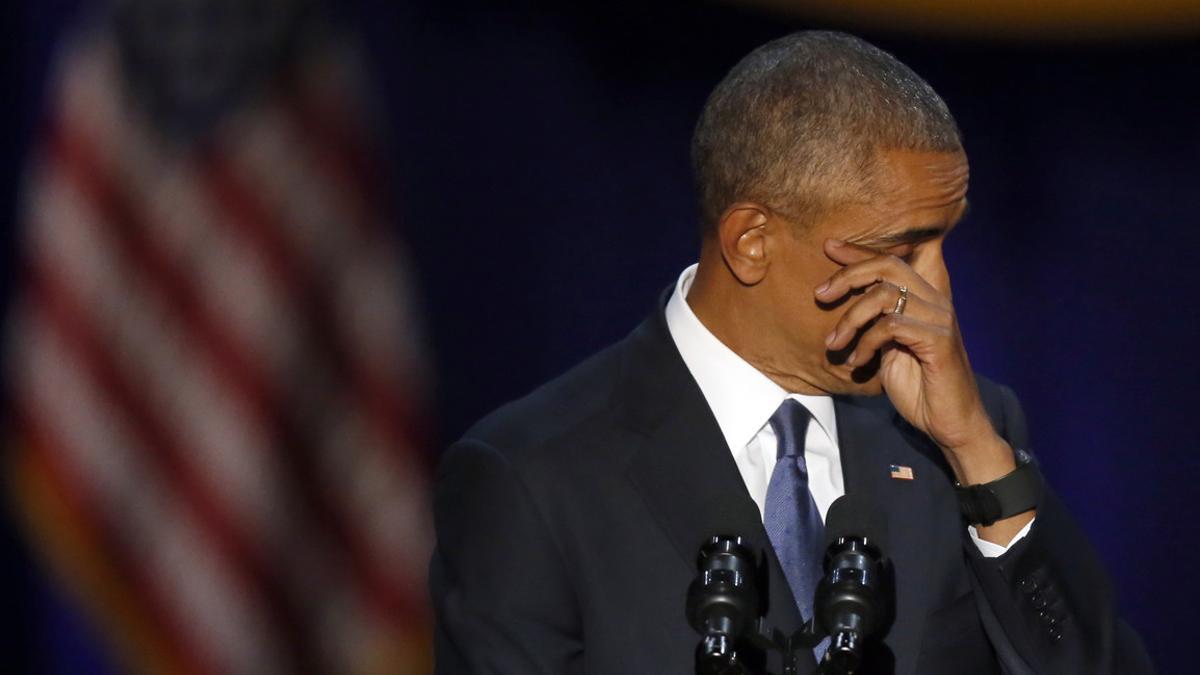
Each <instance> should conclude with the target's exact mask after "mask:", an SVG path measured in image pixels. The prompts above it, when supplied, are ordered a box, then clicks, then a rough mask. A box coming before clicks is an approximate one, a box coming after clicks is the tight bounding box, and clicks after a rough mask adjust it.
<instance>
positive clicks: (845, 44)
mask: <svg viewBox="0 0 1200 675" xmlns="http://www.w3.org/2000/svg"><path fill="white" fill-rule="evenodd" d="M961 148H962V139H961V136H960V134H959V130H958V125H957V124H955V122H954V117H953V116H952V115H951V114H950V110H949V109H948V108H947V107H946V103H945V102H944V101H942V99H941V97H940V96H938V95H937V92H935V91H934V90H933V88H932V87H930V86H929V84H928V83H926V82H925V81H924V80H922V79H921V78H920V76H918V75H917V74H916V73H914V72H913V71H912V70H911V69H910V68H909V67H908V66H906V65H904V64H903V63H900V62H899V61H898V60H896V58H895V57H894V56H892V55H891V54H888V53H887V52H885V51H883V50H882V49H879V48H878V47H875V46H873V45H870V44H868V43H867V42H865V41H863V40H861V39H859V38H856V37H854V36H852V35H847V34H845V33H837V32H831V31H803V32H799V33H793V34H791V35H788V36H786V37H782V38H779V39H777V40H773V41H771V42H768V43H767V44H765V45H763V46H761V47H759V48H758V49H755V50H754V51H753V52H750V54H748V55H747V56H746V57H745V58H743V59H742V60H741V61H740V62H738V64H737V65H735V66H734V67H733V69H732V70H730V71H729V73H728V74H727V75H726V76H725V78H724V79H723V80H721V82H720V84H718V85H717V87H716V89H714V90H713V92H712V94H710V95H709V97H708V101H707V102H706V103H705V104H704V110H703V111H702V112H701V114H700V121H699V122H698V123H697V124H696V130H695V133H694V134H693V136H692V167H693V171H694V174H695V180H696V187H697V190H698V192H699V200H700V212H701V222H702V224H703V227H704V229H705V231H709V230H711V228H713V227H715V225H716V222H717V220H718V219H719V218H720V217H721V214H722V213H723V212H724V210H725V209H726V208H728V207H729V205H730V204H733V203H735V202H737V201H741V200H751V201H758V202H762V203H764V204H766V205H767V206H770V207H772V208H776V209H778V210H780V211H781V212H783V213H784V215H787V216H789V217H791V218H794V219H796V220H799V221H801V222H802V223H806V224H807V223H808V222H811V221H812V220H814V219H815V218H816V217H817V216H819V215H820V214H821V213H822V212H823V211H824V209H826V208H827V207H829V206H832V205H833V204H835V203H838V202H841V201H845V200H849V199H862V198H865V194H864V191H865V190H867V189H869V184H870V178H871V175H872V167H873V166H874V162H875V160H876V157H877V156H878V153H879V151H881V150H914V151H941V152H954V151H958V150H961ZM866 194H869V193H866Z"/></svg>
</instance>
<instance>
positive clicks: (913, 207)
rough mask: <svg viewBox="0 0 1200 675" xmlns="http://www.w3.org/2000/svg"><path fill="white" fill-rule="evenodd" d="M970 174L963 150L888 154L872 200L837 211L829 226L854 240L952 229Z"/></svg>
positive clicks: (879, 169) (873, 181) (880, 159)
mask: <svg viewBox="0 0 1200 675" xmlns="http://www.w3.org/2000/svg"><path fill="white" fill-rule="evenodd" d="M969 178H970V170H969V167H968V165H967V157H966V155H965V154H963V153H962V152H914V151H900V150H894V151H885V152H883V153H881V154H880V155H879V157H878V161H877V162H876V166H875V172H874V174H873V175H872V177H871V184H870V188H871V189H870V190H869V191H868V194H869V197H868V199H867V200H866V201H864V202H856V203H853V204H848V205H847V206H846V207H845V208H844V209H839V210H838V211H839V212H838V213H836V214H835V217H834V218H832V219H831V222H830V225H831V226H832V227H834V228H835V229H836V230H838V231H837V232H831V233H829V236H838V237H842V238H846V239H850V240H854V239H866V238H869V237H872V236H881V235H886V234H894V233H897V232H900V231H903V230H906V229H912V228H924V227H943V228H948V227H950V226H953V225H954V223H956V222H957V221H958V219H959V218H961V217H962V213H963V211H964V210H965V207H966V196H967V184H968V182H969Z"/></svg>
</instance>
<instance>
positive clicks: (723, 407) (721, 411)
mask: <svg viewBox="0 0 1200 675" xmlns="http://www.w3.org/2000/svg"><path fill="white" fill-rule="evenodd" d="M697 267H698V265H695V264H693V265H692V266H690V267H688V268H687V269H685V270H684V271H683V273H682V274H680V275H679V281H678V282H676V284H675V291H674V292H673V293H672V294H671V298H670V299H669V300H668V301H667V308H666V319H667V330H668V331H669V332H670V334H671V339H672V340H674V342H675V346H676V348H677V349H678V350H679V354H680V355H681V356H682V357H683V362H684V363H685V364H686V365H687V367H688V370H689V371H691V373H692V377H693V378H694V379H695V380H696V384H697V385H699V387H700V391H701V393H703V394H704V398H705V400H707V401H708V407H709V408H711V409H712V412H713V416H714V417H716V418H717V425H718V426H719V427H720V428H721V433H722V434H723V435H724V436H725V441H726V443H728V444H729V448H730V450H733V451H735V452H736V451H737V450H739V449H741V448H744V447H746V445H747V444H749V443H750V441H751V440H753V439H754V437H755V436H756V435H757V434H758V432H759V431H760V430H761V429H762V428H763V426H764V425H766V423H767V421H768V420H770V419H771V415H773V414H774V413H775V410H776V409H777V408H778V407H779V404H780V403H783V400H784V399H785V398H794V399H796V400H798V401H800V403H802V404H803V405H804V407H805V408H807V409H808V411H809V412H810V413H811V414H812V416H813V419H815V420H816V421H817V424H819V425H820V426H821V428H822V429H823V430H824V431H825V434H826V435H827V436H828V437H829V439H830V440H831V441H832V442H833V445H834V447H837V423H836V417H835V415H834V407H833V399H832V398H831V397H829V396H809V395H805V394H791V393H788V392H787V391H786V390H785V389H783V387H780V386H779V385H778V384H775V382H773V381H771V379H770V378H768V377H767V376H766V375H764V374H762V372H760V371H759V370H758V369H757V368H755V367H754V366H752V365H750V363H748V362H747V361H746V360H745V359H743V358H742V357H740V356H738V355H737V353H735V352H734V351H733V350H732V349H730V348H729V347H727V346H726V345H725V343H723V342H721V341H720V340H719V339H717V336H715V335H713V334H712V332H711V331H709V330H708V328H707V327H705V325H704V324H703V323H702V322H701V321H700V319H699V318H698V317H697V316H696V314H695V313H694V312H693V311H692V308H691V307H690V306H689V305H688V303H687V294H688V291H689V290H690V289H691V286H692V280H693V279H694V278H695V276H696V268H697Z"/></svg>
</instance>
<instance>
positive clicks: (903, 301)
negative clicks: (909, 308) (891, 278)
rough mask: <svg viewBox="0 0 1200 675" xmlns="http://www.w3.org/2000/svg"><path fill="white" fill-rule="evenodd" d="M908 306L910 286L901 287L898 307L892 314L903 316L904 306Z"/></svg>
mask: <svg viewBox="0 0 1200 675" xmlns="http://www.w3.org/2000/svg"><path fill="white" fill-rule="evenodd" d="M907 304H908V286H901V287H900V297H899V298H896V307H895V309H893V310H892V314H903V313H904V306H905V305H907Z"/></svg>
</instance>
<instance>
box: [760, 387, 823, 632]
mask: <svg viewBox="0 0 1200 675" xmlns="http://www.w3.org/2000/svg"><path fill="white" fill-rule="evenodd" d="M811 417H812V416H811V415H810V414H809V412H808V409H807V408H805V407H804V406H803V405H801V404H800V402H799V401H796V400H795V399H790V398H789V399H786V400H784V402H783V403H781V404H780V405H779V408H778V409H777V410H776V411H775V414H774V415H771V420H770V424H771V428H772V429H774V430H775V439H776V441H777V443H778V445H777V447H778V450H777V452H776V454H775V458H776V459H775V470H774V471H773V472H772V473H771V483H770V485H768V486H767V503H766V512H765V513H764V514H763V524H764V525H765V526H766V530H767V536H768V537H769V538H770V539H771V546H772V547H773V548H774V549H775V555H776V557H777V558H779V564H780V565H781V566H782V567H783V574H784V576H785V577H787V581H788V585H789V586H790V587H791V590H792V597H793V598H795V600H796V606H797V607H799V608H800V614H801V615H802V616H803V617H804V620H805V621H807V620H809V619H811V618H812V615H813V594H814V593H816V590H817V583H818V582H819V581H820V580H821V557H822V555H821V554H822V551H821V544H822V540H823V539H824V537H825V525H824V523H823V522H822V521H821V513H820V512H819V511H818V510H817V503H816V502H815V501H813V496H812V492H810V491H809V489H808V465H807V464H805V462H804V438H805V434H806V433H807V431H808V422H809V419H811ZM821 651H823V650H821Z"/></svg>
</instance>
